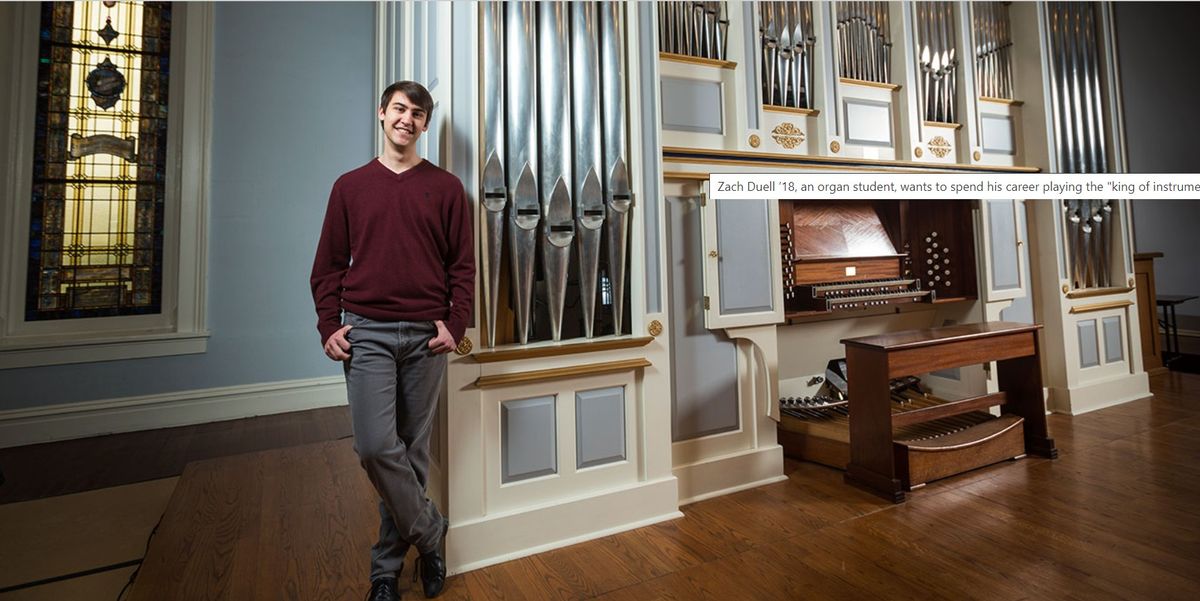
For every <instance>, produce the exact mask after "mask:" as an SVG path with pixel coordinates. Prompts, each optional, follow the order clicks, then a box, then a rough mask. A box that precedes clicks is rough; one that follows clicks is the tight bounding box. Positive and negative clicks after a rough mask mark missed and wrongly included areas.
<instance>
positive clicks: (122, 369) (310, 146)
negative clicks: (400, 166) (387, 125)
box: [0, 2, 378, 410]
mask: <svg viewBox="0 0 1200 601" xmlns="http://www.w3.org/2000/svg"><path fill="white" fill-rule="evenodd" d="M215 12H216V15H215V18H216V23H215V28H214V29H215V44H214V57H213V59H214V69H213V71H214V78H213V87H214V90H213V115H212V163H211V166H212V169H211V185H210V188H209V192H210V197H209V211H210V220H209V230H208V249H209V250H208V327H209V329H210V331H211V332H212V337H211V338H210V339H209V344H208V352H207V353H206V354H203V355H184V356H177V357H163V358H155V359H138V360H130V361H112V362H106V363H93V364H76V365H63V366H51V367H39V368H29V369H16V370H3V371H0V410H3V409H13V408H22V407H31V406H40V405H51V404H58V403H71V402H79V401H89V400H97V399H108V398H120V397H127V396H137V395H146V394H157V393H165V392H172V391H180V390H192V389H200V388H211V387H219V386H233V385H239V384H252V383H259V382H274V381H281V380H293V379H300V378H312V377H319V376H331V375H337V374H339V373H341V369H340V365H338V364H335V363H333V362H331V361H329V360H328V359H326V358H325V356H324V354H322V352H321V348H320V341H319V339H318V335H317V332H316V329H315V321H316V317H315V313H314V311H313V306H312V296H311V294H310V292H309V288H308V274H309V269H310V268H311V266H312V257H313V252H314V250H315V248H316V244H317V237H318V234H319V231H320V227H321V220H322V218H323V217H324V213H325V203H326V201H327V199H328V194H329V188H330V185H332V183H333V181H334V180H335V179H336V178H337V176H338V175H339V174H341V173H343V172H345V171H348V170H350V169H352V168H354V167H357V166H359V165H362V164H363V163H365V162H367V161H368V160H370V159H371V157H372V156H374V139H373V136H374V129H373V128H374V127H376V125H375V118H374V107H375V103H376V102H377V101H376V99H375V96H376V94H378V91H377V90H376V89H375V87H376V86H375V84H374V81H373V80H374V61H375V50H374V27H375V7H374V5H373V4H371V3H368V2H345V3H343V2H337V3H308V2H280V3H273V2H267V3H242V2H220V3H217V4H216V6H215Z"/></svg>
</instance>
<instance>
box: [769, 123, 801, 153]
mask: <svg viewBox="0 0 1200 601" xmlns="http://www.w3.org/2000/svg"><path fill="white" fill-rule="evenodd" d="M771 134H772V135H771V137H772V138H775V142H777V143H778V144H779V145H780V146H782V147H784V148H786V149H788V150H792V149H794V148H796V147H797V146H799V145H800V143H801V142H803V141H804V132H803V131H801V130H800V128H798V127H796V125H795V124H794V123H790V122H784V123H780V124H779V125H777V126H775V129H773V130H771Z"/></svg>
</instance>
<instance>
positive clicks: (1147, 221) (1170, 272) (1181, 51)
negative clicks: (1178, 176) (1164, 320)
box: [1115, 2, 1200, 330]
mask: <svg viewBox="0 0 1200 601" xmlns="http://www.w3.org/2000/svg"><path fill="white" fill-rule="evenodd" d="M1115 12H1116V18H1115V24H1116V35H1117V48H1118V56H1119V64H1120V67H1121V97H1122V101H1123V103H1124V109H1125V136H1126V147H1127V149H1128V151H1129V170H1130V171H1131V172H1134V173H1196V172H1200V156H1198V155H1197V154H1196V151H1195V148H1196V140H1197V139H1200V123H1197V121H1196V119H1195V118H1193V117H1192V114H1193V113H1194V112H1195V109H1196V100H1195V99H1196V98H1197V97H1200V79H1197V78H1196V77H1195V75H1196V67H1195V63H1194V60H1193V59H1192V58H1190V57H1192V56H1194V54H1195V48H1194V45H1195V41H1196V31H1195V27H1196V23H1197V22H1200V3H1196V2H1122V3H1118V4H1116V5H1115ZM1133 219H1134V236H1135V245H1134V246H1135V248H1136V249H1137V250H1138V252H1151V251H1158V252H1162V253H1163V254H1164V256H1163V258H1161V259H1157V260H1155V261H1154V277H1155V281H1156V286H1155V288H1156V289H1157V292H1158V293H1159V294H1200V268H1197V266H1196V264H1197V263H1196V262H1197V259H1198V258H1200V236H1197V235H1196V229H1195V228H1196V227H1197V225H1198V224H1200V201H1168V200H1141V201H1135V202H1134V203H1133ZM1177 313H1178V315H1179V321H1180V328H1181V329H1193V330H1195V329H1200V300H1194V301H1191V302H1188V303H1185V304H1182V305H1180V306H1179V307H1178V309H1177ZM1185 316H1186V317H1185ZM1189 318H1190V319H1189Z"/></svg>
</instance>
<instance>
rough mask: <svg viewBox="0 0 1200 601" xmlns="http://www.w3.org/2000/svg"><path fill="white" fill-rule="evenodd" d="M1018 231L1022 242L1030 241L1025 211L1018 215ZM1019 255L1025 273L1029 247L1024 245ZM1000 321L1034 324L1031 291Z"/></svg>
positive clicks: (1013, 305)
mask: <svg viewBox="0 0 1200 601" xmlns="http://www.w3.org/2000/svg"><path fill="white" fill-rule="evenodd" d="M1017 230H1018V231H1019V232H1020V233H1021V239H1022V240H1028V239H1029V233H1028V228H1027V227H1026V224H1025V211H1021V212H1020V213H1018V214H1017ZM1017 255H1018V256H1019V257H1020V259H1021V264H1022V265H1023V266H1024V267H1025V273H1030V271H1029V245H1028V244H1022V245H1021V248H1020V249H1019V250H1018V251H1017ZM1000 319H1002V320H1004V321H1016V322H1020V323H1033V300H1032V299H1031V298H1029V290H1028V289H1026V290H1025V296H1021V297H1018V298H1014V299H1013V302H1012V304H1011V305H1009V306H1008V307H1007V308H1006V309H1004V310H1002V311H1000Z"/></svg>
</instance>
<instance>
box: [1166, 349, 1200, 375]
mask: <svg viewBox="0 0 1200 601" xmlns="http://www.w3.org/2000/svg"><path fill="white" fill-rule="evenodd" d="M1167 367H1169V368H1170V369H1171V371H1181V372H1184V373H1189V374H1200V355H1187V354H1179V355H1175V356H1174V357H1172V358H1170V359H1168V360H1167Z"/></svg>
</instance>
